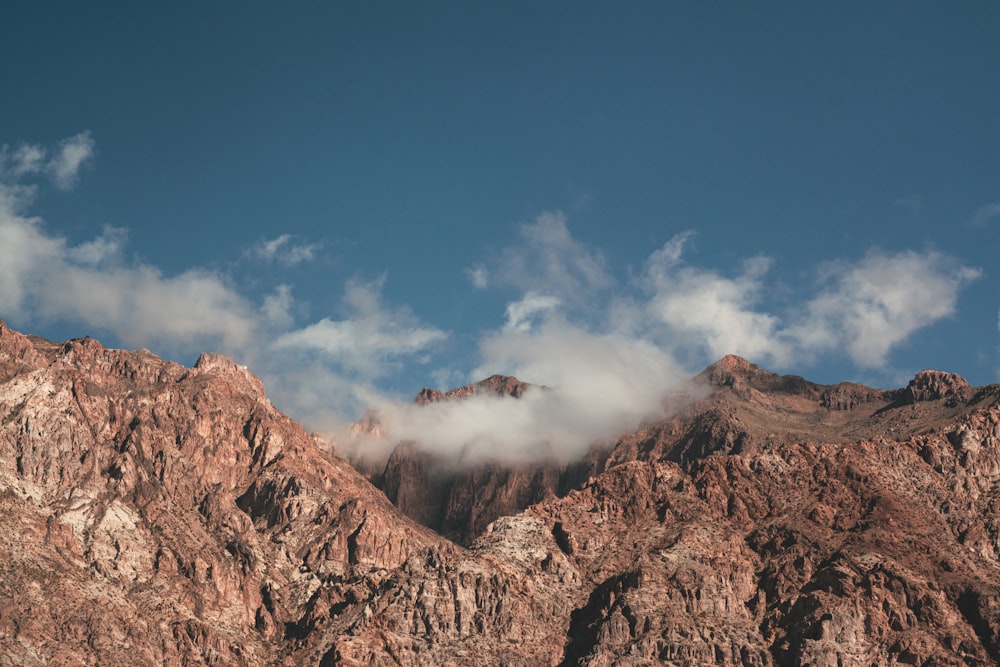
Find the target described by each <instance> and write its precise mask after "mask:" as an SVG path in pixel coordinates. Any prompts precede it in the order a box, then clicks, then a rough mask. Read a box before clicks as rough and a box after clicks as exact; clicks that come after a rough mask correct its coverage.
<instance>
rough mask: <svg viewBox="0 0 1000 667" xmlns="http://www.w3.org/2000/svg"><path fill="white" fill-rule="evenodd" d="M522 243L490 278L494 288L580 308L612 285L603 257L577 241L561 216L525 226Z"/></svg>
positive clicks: (492, 269) (506, 251)
mask: <svg viewBox="0 0 1000 667" xmlns="http://www.w3.org/2000/svg"><path fill="white" fill-rule="evenodd" d="M519 233H520V237H521V243H520V244H519V245H516V246H510V247H507V248H504V249H503V250H502V251H501V252H500V253H499V255H498V258H497V261H496V262H495V265H494V266H491V267H490V271H489V275H490V278H491V282H492V284H494V285H499V286H509V287H516V288H518V289H520V290H523V291H525V292H528V291H533V292H536V293H538V294H548V295H550V296H553V297H556V298H558V299H559V300H560V301H562V302H564V303H569V304H573V305H574V306H577V307H583V306H586V305H588V301H589V299H590V298H591V297H592V296H593V294H594V292H595V291H600V290H604V289H606V288H608V287H610V286H611V285H612V282H613V281H612V279H611V276H610V274H609V273H608V271H607V267H606V262H605V260H604V257H603V255H601V253H600V252H598V251H596V250H592V249H590V248H588V247H587V246H585V245H584V244H582V243H580V242H579V241H577V240H576V239H574V238H573V237H572V236H571V235H570V233H569V229H568V228H567V227H566V217H565V216H564V215H563V214H562V213H559V212H554V213H543V214H542V215H540V216H538V218H537V219H536V220H535V222H534V223H533V224H530V225H522V226H521V228H520V230H519Z"/></svg>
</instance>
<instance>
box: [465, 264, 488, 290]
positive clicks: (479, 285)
mask: <svg viewBox="0 0 1000 667" xmlns="http://www.w3.org/2000/svg"><path fill="white" fill-rule="evenodd" d="M465 277H466V278H468V279H469V282H470V283H472V286H473V287H475V288H476V289H486V288H487V287H489V285H490V272H489V270H488V269H487V268H486V267H485V266H482V265H477V266H473V267H469V268H467V269H466V270H465Z"/></svg>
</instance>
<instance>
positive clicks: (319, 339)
mask: <svg viewBox="0 0 1000 667" xmlns="http://www.w3.org/2000/svg"><path fill="white" fill-rule="evenodd" d="M383 280H384V277H383V279H381V280H378V281H376V282H374V283H367V284H365V283H358V282H352V283H350V284H348V286H347V289H346V290H345V297H344V302H345V305H346V306H347V308H348V311H349V313H348V317H346V318H344V319H342V320H333V319H330V318H323V319H322V320H320V321H318V322H316V323H314V324H310V325H308V326H306V327H303V328H301V329H298V330H296V331H290V332H288V333H285V334H282V335H281V336H279V337H278V338H277V339H276V340H275V341H274V342H273V343H272V348H273V349H275V350H300V351H303V352H307V353H316V354H319V355H320V356H321V357H322V358H324V359H325V360H327V361H328V362H332V363H334V364H336V365H337V366H338V367H340V368H343V369H346V370H348V371H350V372H353V373H358V374H360V375H363V376H365V377H378V376H381V375H384V374H385V373H386V372H387V371H388V370H389V369H391V368H394V367H395V365H396V364H395V362H396V361H397V360H398V359H400V358H402V357H408V356H411V355H414V354H415V353H417V352H420V351H423V350H425V349H426V348H427V347H429V346H430V345H432V344H434V343H437V342H440V341H442V340H444V339H445V338H447V334H446V333H445V332H444V331H441V330H440V329H436V328H434V327H428V326H423V325H422V324H421V323H420V322H419V320H418V319H417V318H416V317H415V316H414V315H413V314H412V313H411V312H410V311H409V310H408V309H407V308H397V309H389V308H386V307H385V306H383V305H382V302H381V297H380V292H381V289H382V282H383Z"/></svg>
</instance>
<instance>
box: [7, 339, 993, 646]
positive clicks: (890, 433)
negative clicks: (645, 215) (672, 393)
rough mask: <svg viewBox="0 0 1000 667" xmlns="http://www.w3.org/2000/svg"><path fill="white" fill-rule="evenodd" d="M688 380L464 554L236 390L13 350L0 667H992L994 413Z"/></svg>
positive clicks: (945, 385) (930, 391)
mask: <svg viewBox="0 0 1000 667" xmlns="http://www.w3.org/2000/svg"><path fill="white" fill-rule="evenodd" d="M698 381H699V382H702V383H705V384H706V385H708V386H709V387H710V389H711V394H710V395H709V396H708V397H707V398H705V399H702V400H699V401H697V402H695V403H694V404H692V405H691V406H690V407H689V408H688V409H687V410H685V411H684V412H682V413H680V414H678V415H676V416H675V417H673V418H671V419H668V420H663V421H659V422H656V423H650V424H647V425H645V426H643V427H642V428H641V429H640V430H638V431H636V432H635V433H631V434H627V435H623V436H622V437H621V438H620V440H619V441H618V442H617V444H616V445H615V447H614V449H613V451H611V452H609V453H608V454H607V456H606V458H605V457H601V458H600V459H595V460H594V461H592V462H591V464H588V465H591V466H593V470H592V474H591V475H590V476H589V477H588V479H586V480H583V481H582V482H581V483H580V484H578V485H576V486H575V487H574V488H562V487H560V488H556V489H554V490H553V491H552V493H551V494H549V493H545V494H542V495H544V496H545V499H544V500H542V501H541V502H533V500H534V499H532V498H526V499H523V500H517V501H516V502H513V503H512V504H511V505H510V511H515V510H516V509H517V508H518V507H520V506H521V505H523V504H524V503H533V504H530V505H529V506H527V507H526V508H525V509H523V510H522V511H519V512H517V513H516V514H514V515H512V516H502V517H500V518H498V519H497V520H496V521H494V522H493V523H492V524H490V525H489V526H488V527H486V528H485V529H484V530H483V532H482V534H481V535H479V536H478V537H477V538H475V539H474V540H472V541H471V543H470V544H469V546H468V547H462V546H459V545H456V544H454V543H453V542H450V541H448V540H446V539H444V538H443V537H440V536H438V535H437V534H435V533H434V532H432V531H431V530H429V529H427V528H425V527H423V526H421V525H419V524H417V523H415V522H414V521H412V520H411V519H409V518H407V517H406V516H404V515H403V514H402V513H401V512H399V511H398V510H397V509H396V508H395V507H394V506H393V505H392V504H391V503H389V502H388V500H387V499H386V497H385V496H384V495H383V494H382V493H380V492H379V491H378V490H376V489H375V488H374V487H373V486H372V485H371V484H369V483H368V482H367V481H366V480H365V479H364V478H363V477H362V476H361V475H360V474H358V473H357V472H356V471H354V470H353V469H352V468H351V467H350V466H349V465H348V464H347V463H346V462H345V461H344V460H342V459H339V458H336V457H335V456H332V455H330V454H328V453H326V451H325V447H324V446H323V443H318V442H317V441H315V440H314V439H313V438H311V437H310V436H308V435H307V434H306V433H305V432H304V431H303V430H302V429H301V428H300V427H299V426H297V425H296V424H295V423H293V422H292V421H290V420H288V419H287V418H285V417H284V416H282V415H281V414H280V413H279V412H277V411H276V410H275V409H274V408H273V407H272V406H271V404H270V403H269V402H268V400H267V399H266V397H265V396H264V393H263V388H262V386H261V384H260V382H259V380H257V379H256V378H255V377H254V376H253V375H251V374H250V373H249V372H248V371H247V370H246V369H245V368H241V367H239V366H237V365H235V364H233V363H232V362H230V361H228V360H226V359H224V358H221V357H217V356H210V355H205V356H203V357H202V358H201V359H199V361H198V363H197V364H196V365H195V367H194V368H191V369H187V368H183V367H181V366H178V365H176V364H172V363H168V362H165V361H162V360H160V359H158V358H156V357H154V356H153V355H151V354H149V353H148V352H123V351H117V350H109V349H105V348H103V347H102V346H100V345H99V344H98V343H96V342H94V341H92V340H88V339H82V340H74V341H69V342H67V343H50V342H48V341H44V340H41V339H38V338H34V337H30V336H24V335H21V334H19V333H16V332H14V331H12V330H10V329H9V328H7V327H6V326H4V325H3V324H0V504H2V507H3V511H2V512H0V522H2V524H3V525H2V531H0V665H94V664H96V665H134V664H166V665H202V664H209V665H241V664H242V665H262V664H271V665H302V664H315V665H334V664H348V665H350V664H374V665H381V664H402V665H444V664H454V665H482V664H497V665H500V664H503V665H610V664H617V665H647V664H672V665H691V664H695V665H700V664H720V665H893V664H916V665H991V664H996V663H997V662H998V661H1000V565H998V562H1000V561H998V559H1000V518H998V517H1000V512H998V510H1000V404H998V402H1000V387H997V386H990V387H980V388H976V387H971V386H969V385H968V383H966V382H965V381H964V380H962V379H961V378H960V377H958V376H956V375H953V374H948V373H939V372H934V371H925V372H923V373H921V374H919V375H918V376H917V377H916V378H914V380H913V381H911V383H910V385H909V386H908V387H906V388H904V389H900V390H893V391H880V390H875V389H870V388H867V387H862V386H860V385H854V384H840V385H834V386H820V385H815V384H812V383H809V382H807V381H805V380H803V379H801V378H797V377H793V376H778V375H774V374H772V373H768V372H767V371H764V370H761V369H759V368H757V367H756V366H753V365H751V364H749V363H747V362H746V361H744V360H742V359H739V358H735V357H727V358H725V359H723V360H721V361H720V362H718V363H716V364H714V365H713V366H712V367H710V368H709V369H708V370H706V372H705V373H703V374H702V375H701V376H699V379H698ZM515 486H517V485H515ZM518 488H520V487H518ZM487 505H489V503H487ZM484 507H485V505H484ZM506 511H507V510H506V509H505V510H504V512H506ZM497 513H503V512H497ZM431 518H434V517H431Z"/></svg>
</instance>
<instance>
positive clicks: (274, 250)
mask: <svg viewBox="0 0 1000 667" xmlns="http://www.w3.org/2000/svg"><path fill="white" fill-rule="evenodd" d="M318 249H319V244H318V243H313V244H309V245H304V244H296V243H293V242H292V235H291V234H281V235H280V236H277V237H275V238H273V239H270V240H265V241H260V242H259V243H257V244H256V245H254V246H253V247H252V248H250V249H249V250H247V252H246V255H247V256H248V257H253V258H256V259H260V260H263V261H265V262H268V263H270V262H278V263H279V264H284V265H285V266H295V265H296V264H300V263H302V262H308V261H312V260H313V259H314V258H315V256H316V251H317V250H318Z"/></svg>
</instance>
